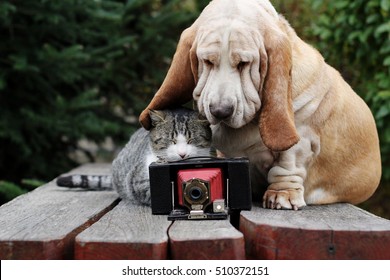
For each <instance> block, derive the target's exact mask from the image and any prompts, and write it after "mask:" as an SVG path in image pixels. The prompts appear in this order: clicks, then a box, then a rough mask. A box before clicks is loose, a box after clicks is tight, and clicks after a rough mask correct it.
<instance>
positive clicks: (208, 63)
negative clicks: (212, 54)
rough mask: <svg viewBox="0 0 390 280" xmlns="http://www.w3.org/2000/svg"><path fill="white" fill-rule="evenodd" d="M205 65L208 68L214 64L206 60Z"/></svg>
mask: <svg viewBox="0 0 390 280" xmlns="http://www.w3.org/2000/svg"><path fill="white" fill-rule="evenodd" d="M204 64H206V65H207V66H213V65H214V64H213V63H212V62H211V61H210V60H208V59H205V60H204Z"/></svg>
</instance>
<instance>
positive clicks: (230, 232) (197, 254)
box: [168, 220, 245, 260]
mask: <svg viewBox="0 0 390 280" xmlns="http://www.w3.org/2000/svg"><path fill="white" fill-rule="evenodd" d="M168 235H169V244H170V249H171V257H172V259H180V260H210V259H213V260H219V259H222V260H225V259H233V260H235V259H245V242H244V237H243V235H242V233H241V232H239V231H238V230H237V229H235V228H234V227H233V226H232V225H231V224H230V222H229V221H228V220H202V221H200V220H196V221H194V220H192V221H175V222H174V223H173V225H172V226H171V227H170V229H169V232H168Z"/></svg>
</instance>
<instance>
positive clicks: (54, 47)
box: [0, 0, 205, 204]
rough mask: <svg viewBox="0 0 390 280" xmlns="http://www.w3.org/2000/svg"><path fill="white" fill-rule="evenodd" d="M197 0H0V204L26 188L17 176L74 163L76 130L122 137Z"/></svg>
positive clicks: (99, 137) (81, 134) (87, 135)
mask: <svg viewBox="0 0 390 280" xmlns="http://www.w3.org/2000/svg"><path fill="white" fill-rule="evenodd" d="M203 2H205V1H203ZM199 5H202V4H201V2H199V3H198V2H193V1H179V0H173V1H163V0H128V1H118V0H105V1H90V0H64V1H49V0H4V1H1V2H0V34H1V43H0V54H1V57H0V204H1V203H2V202H5V201H7V200H9V199H10V198H12V197H14V196H15V195H17V194H20V193H21V192H23V191H26V190H28V188H26V185H25V184H23V183H22V179H23V178H39V179H40V180H43V181H46V180H49V179H52V178H53V177H55V176H57V175H58V174H59V173H61V172H64V171H66V170H69V169H70V168H71V167H73V166H75V165H76V163H75V162H74V161H73V160H72V159H71V158H70V157H69V156H68V155H69V154H70V153H71V152H73V151H75V150H80V147H79V145H78V141H79V140H80V139H90V140H93V141H95V142H101V141H103V140H104V139H105V138H106V136H108V135H109V136H111V137H113V138H114V139H115V140H116V141H122V142H123V141H126V140H127V138H128V135H129V134H130V132H131V131H132V129H134V128H135V127H136V126H138V122H137V118H136V117H133V118H131V116H138V114H139V112H140V110H141V109H142V108H144V106H145V104H146V102H147V101H148V100H150V98H151V96H152V95H153V93H154V92H155V90H156V89H157V88H158V86H159V85H160V84H161V82H162V80H163V78H164V75H165V73H166V71H167V68H168V66H169V64H170V59H171V57H172V54H173V53H174V50H175V47H176V44H177V40H178V38H179V36H180V33H181V31H182V30H183V29H184V28H185V27H187V26H189V25H190V24H191V23H192V21H193V20H194V19H195V18H196V16H197V15H198V13H199V10H200V9H201V8H202V7H200V6H199ZM203 5H205V4H204V3H203ZM129 116H130V117H129ZM84 152H85V153H88V152H87V151H84ZM88 156H89V157H91V155H89V154H88ZM91 160H94V159H93V158H91ZM12 193H13V195H12Z"/></svg>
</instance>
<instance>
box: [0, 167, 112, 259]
mask: <svg viewBox="0 0 390 280" xmlns="http://www.w3.org/2000/svg"><path fill="white" fill-rule="evenodd" d="M109 168H110V165H107V164H100V165H98V164H94V165H84V166H81V167H79V168H77V169H74V170H72V171H71V172H70V173H72V174H75V173H83V174H107V173H108V172H109ZM70 173H69V174H70ZM117 201H118V200H117V194H116V193H115V192H113V191H104V192H87V191H83V190H78V189H67V188H60V187H57V186H56V184H55V182H54V181H52V182H50V183H48V184H46V185H44V186H42V187H39V188H37V189H36V190H34V191H32V192H30V193H27V194H25V195H22V196H19V197H17V198H16V199H14V200H12V201H10V202H9V203H7V204H4V205H2V206H1V207H0V259H67V258H73V248H74V237H75V236H76V235H77V234H78V233H80V232H81V231H82V230H84V229H85V228H87V227H88V226H89V225H91V224H92V223H94V222H95V221H96V220H98V219H99V218H100V217H101V216H102V215H104V214H105V213H106V212H107V211H109V210H110V209H112V207H114V206H115V205H116V204H117Z"/></svg>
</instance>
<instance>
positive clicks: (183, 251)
mask: <svg viewBox="0 0 390 280" xmlns="http://www.w3.org/2000/svg"><path fill="white" fill-rule="evenodd" d="M109 169H110V165H109V164H87V165H83V166H81V167H79V168H77V169H75V170H72V171H71V172H70V173H68V174H75V173H83V174H108V173H109ZM235 220H239V226H238V227H237V228H238V229H237V228H236V227H234V226H232V225H231V223H230V222H229V220H220V221H175V222H170V221H168V220H167V217H166V216H155V215H152V214H151V211H150V208H148V207H143V206H134V205H129V204H126V203H125V202H123V201H120V200H119V199H118V197H117V195H116V193H115V192H114V191H84V190H79V189H67V188H59V187H57V186H56V184H55V181H54V180H53V181H52V182H49V183H48V184H46V185H44V186H42V187H39V188H37V189H36V190H34V191H32V192H30V193H27V194H25V195H22V196H20V197H17V198H16V199H14V200H12V201H10V202H9V203H7V204H5V205H2V206H1V207H0V259H390V221H389V220H386V219H382V218H379V217H377V216H375V215H372V214H370V213H368V212H366V211H364V210H361V209H359V208H357V207H355V206H352V205H349V204H335V205H326V206H310V207H306V208H304V209H303V210H301V211H277V210H268V209H262V208H260V207H259V206H256V205H255V206H254V207H253V209H252V210H251V211H243V212H241V214H240V217H239V219H235Z"/></svg>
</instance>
